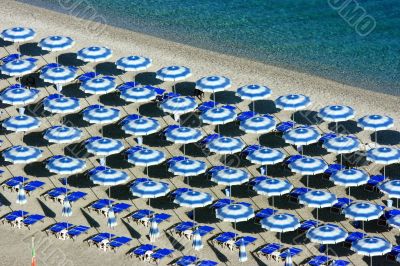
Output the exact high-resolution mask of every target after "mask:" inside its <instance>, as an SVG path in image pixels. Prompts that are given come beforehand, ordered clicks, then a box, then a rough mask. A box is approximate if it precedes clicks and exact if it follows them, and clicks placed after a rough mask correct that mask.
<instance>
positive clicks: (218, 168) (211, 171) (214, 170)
mask: <svg viewBox="0 0 400 266" xmlns="http://www.w3.org/2000/svg"><path fill="white" fill-rule="evenodd" d="M227 168H228V167H226V166H223V165H217V166H213V167H211V168H210V169H208V170H207V176H208V177H211V176H212V175H213V174H214V173H217V172H218V171H221V170H224V169H227Z"/></svg>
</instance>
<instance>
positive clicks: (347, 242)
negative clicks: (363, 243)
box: [343, 232, 367, 248]
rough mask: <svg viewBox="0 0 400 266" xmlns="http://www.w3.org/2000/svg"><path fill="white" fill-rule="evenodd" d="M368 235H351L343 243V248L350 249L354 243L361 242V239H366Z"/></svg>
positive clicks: (355, 233) (359, 233) (353, 233)
mask: <svg viewBox="0 0 400 266" xmlns="http://www.w3.org/2000/svg"><path fill="white" fill-rule="evenodd" d="M366 235H367V234H364V233H362V232H352V233H349V235H348V236H347V238H346V239H345V240H344V242H343V246H344V247H346V248H350V247H351V245H352V244H353V242H354V241H357V240H360V239H362V238H364V237H365V236H366Z"/></svg>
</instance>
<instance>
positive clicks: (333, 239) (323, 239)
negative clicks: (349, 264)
mask: <svg viewBox="0 0 400 266" xmlns="http://www.w3.org/2000/svg"><path fill="white" fill-rule="evenodd" d="M347 235H348V234H347V232H346V231H345V230H344V229H342V228H341V227H339V226H332V225H329V224H326V225H321V226H318V227H315V228H311V229H310V230H308V231H307V234H306V236H307V238H308V239H309V240H310V241H311V242H314V243H318V244H322V245H329V244H336V243H340V242H343V241H345V240H346V238H347Z"/></svg>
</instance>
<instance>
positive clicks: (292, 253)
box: [279, 247, 303, 261]
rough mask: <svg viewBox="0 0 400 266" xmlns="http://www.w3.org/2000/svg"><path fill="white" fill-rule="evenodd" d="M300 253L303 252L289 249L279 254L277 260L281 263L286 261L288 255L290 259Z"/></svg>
mask: <svg viewBox="0 0 400 266" xmlns="http://www.w3.org/2000/svg"><path fill="white" fill-rule="evenodd" d="M301 252H303V250H302V249H301V248H296V247H290V248H288V249H285V250H284V251H282V252H281V254H279V258H280V260H281V261H284V260H286V257H287V256H288V255H289V253H290V255H291V257H294V256H296V255H298V254H300V253H301Z"/></svg>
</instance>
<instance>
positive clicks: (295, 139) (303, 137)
mask: <svg viewBox="0 0 400 266" xmlns="http://www.w3.org/2000/svg"><path fill="white" fill-rule="evenodd" d="M320 137H321V135H320V133H319V132H318V131H317V130H316V129H315V128H313V127H300V128H295V129H292V130H289V131H287V132H286V133H284V134H283V139H284V140H285V142H286V143H289V144H292V145H296V146H301V145H308V144H313V143H316V142H318V140H319V138H320Z"/></svg>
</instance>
